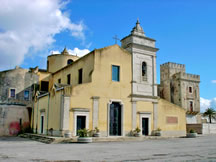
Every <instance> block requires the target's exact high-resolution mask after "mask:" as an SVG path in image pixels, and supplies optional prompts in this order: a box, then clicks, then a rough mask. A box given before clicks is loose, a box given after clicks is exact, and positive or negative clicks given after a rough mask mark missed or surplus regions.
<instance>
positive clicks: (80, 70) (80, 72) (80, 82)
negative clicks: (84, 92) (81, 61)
mask: <svg viewBox="0 0 216 162" xmlns="http://www.w3.org/2000/svg"><path fill="white" fill-rule="evenodd" d="M82 75H83V69H79V71H78V77H79V80H78V84H82V82H83V80H82Z"/></svg>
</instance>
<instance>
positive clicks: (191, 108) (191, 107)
mask: <svg viewBox="0 0 216 162" xmlns="http://www.w3.org/2000/svg"><path fill="white" fill-rule="evenodd" d="M189 103H190V111H191V112H192V111H193V101H189Z"/></svg>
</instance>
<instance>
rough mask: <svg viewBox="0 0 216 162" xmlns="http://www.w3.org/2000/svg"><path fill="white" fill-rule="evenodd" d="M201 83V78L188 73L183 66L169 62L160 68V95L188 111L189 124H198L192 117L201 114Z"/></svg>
mask: <svg viewBox="0 0 216 162" xmlns="http://www.w3.org/2000/svg"><path fill="white" fill-rule="evenodd" d="M199 83H200V76H199V75H194V74H188V73H186V72H185V65H183V64H176V63H171V62H168V63H165V64H163V65H161V66H160V86H159V95H160V97H161V98H164V99H165V100H167V101H169V102H172V103H174V104H176V105H179V106H181V107H183V108H184V109H186V110H187V123H197V122H196V121H195V120H197V119H195V118H194V119H192V116H194V115H196V114H198V113H199V112H200V93H199ZM192 120H193V121H192Z"/></svg>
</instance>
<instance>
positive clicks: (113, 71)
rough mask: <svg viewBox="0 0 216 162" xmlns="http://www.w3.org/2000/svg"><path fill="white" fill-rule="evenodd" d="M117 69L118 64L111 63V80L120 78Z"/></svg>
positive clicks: (117, 80) (118, 68)
mask: <svg viewBox="0 0 216 162" xmlns="http://www.w3.org/2000/svg"><path fill="white" fill-rule="evenodd" d="M119 70H120V67H119V66H116V65H112V81H116V82H119V80H120V77H119V74H120V73H119Z"/></svg>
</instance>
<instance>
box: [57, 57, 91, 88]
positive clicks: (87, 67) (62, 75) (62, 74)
mask: <svg viewBox="0 0 216 162" xmlns="http://www.w3.org/2000/svg"><path fill="white" fill-rule="evenodd" d="M81 68H83V83H88V82H91V73H92V71H93V68H94V54H93V53H90V54H88V55H86V56H84V57H82V59H80V60H77V61H75V62H73V63H72V64H71V65H69V66H67V67H65V68H63V69H62V70H61V71H59V72H56V73H54V74H53V82H54V83H58V79H61V84H67V75H68V74H70V75H71V85H73V86H75V85H77V84H78V70H79V69H81Z"/></svg>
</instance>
